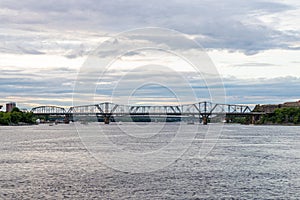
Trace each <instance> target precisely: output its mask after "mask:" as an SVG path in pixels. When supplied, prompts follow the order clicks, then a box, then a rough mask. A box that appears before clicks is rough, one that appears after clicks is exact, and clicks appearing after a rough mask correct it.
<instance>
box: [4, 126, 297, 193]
mask: <svg viewBox="0 0 300 200" xmlns="http://www.w3.org/2000/svg"><path fill="white" fill-rule="evenodd" d="M85 126H104V125H91V124H88V125H85ZM121 126H127V127H126V128H127V130H130V126H131V125H130V124H123V125H121ZM140 126H143V124H141V125H140ZM153 126H155V125H153ZM172 126H174V125H172V124H170V125H168V124H167V125H166V127H165V130H164V134H163V135H164V136H165V138H170V137H173V133H172V130H173V127H172ZM190 126H194V125H190ZM209 126H211V127H213V126H217V125H209ZM209 126H208V127H209ZM147 128H148V129H149V126H148V125H147V126H146V125H145V129H144V130H147ZM206 129H207V127H204V126H201V125H200V126H199V134H198V135H196V136H195V138H194V139H193V142H192V144H191V146H190V147H189V149H188V150H187V151H186V152H185V153H184V154H183V155H182V156H180V157H178V158H177V159H176V160H174V162H173V163H170V164H169V165H168V166H166V167H163V168H161V169H158V170H154V171H151V172H150V171H149V172H143V173H132V172H128V171H119V170H115V169H113V168H111V167H110V166H107V165H105V164H103V163H102V162H101V159H97V158H95V156H94V155H93V154H92V153H91V152H90V151H89V150H87V149H86V148H85V146H84V144H83V143H82V140H81V139H80V137H79V135H78V132H77V131H76V126H75V125H74V124H69V125H62V124H59V125H55V126H49V125H37V126H28V127H25V126H24V127H3V126H2V127H0V137H1V140H0V199H62V198H70V199H220V198H224V199H230V198H234V199H255V198H257V199H288V198H293V199H300V170H299V168H300V134H299V133H300V127H299V126H243V125H227V124H226V125H224V127H223V130H222V132H221V135H219V137H218V138H212V139H210V143H211V144H213V148H212V149H211V150H210V151H209V152H208V154H207V155H206V156H205V157H204V158H203V157H199V156H197V154H199V148H200V147H201V143H203V141H204V140H203V139H204V138H203V135H202V136H201V130H206ZM105 130H106V131H107V132H108V133H110V132H111V133H112V134H115V135H116V130H118V129H117V126H116V125H113V124H111V125H108V126H106V127H105ZM134 131H135V129H134V128H132V132H134ZM164 136H162V138H161V139H159V140H151V142H152V143H153V144H154V146H155V147H156V148H161V145H164V143H166V144H167V143H168V142H169V140H165V139H163V137H164ZM114 139H115V140H116V141H115V142H116V143H118V144H122V143H126V141H128V138H127V139H126V141H125V137H121V136H120V137H114ZM122 140H124V141H122ZM134 141H136V142H137V141H138V140H131V141H130V142H131V144H132V145H131V146H134V148H142V147H141V146H138V145H135V144H134ZM155 141H156V142H155ZM158 141H159V142H158ZM156 143H160V144H156ZM170 151H172V150H170ZM124 159H126V158H124ZM159 159H160V158H158V160H159ZM162 159H163V158H162Z"/></svg>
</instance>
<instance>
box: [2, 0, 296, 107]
mask: <svg viewBox="0 0 300 200" xmlns="http://www.w3.org/2000/svg"><path fill="white" fill-rule="evenodd" d="M143 27H162V28H167V29H171V30H175V31H178V32H181V33H183V34H185V36H186V37H188V38H190V39H193V40H195V41H197V42H198V43H199V44H200V45H201V46H202V47H203V48H204V49H205V51H206V52H207V54H208V56H209V57H210V58H211V60H212V62H213V63H214V65H215V67H216V68H217V70H218V71H219V74H220V76H221V77H222V79H223V82H224V85H225V90H226V101H227V102H228V103H241V104H257V103H260V104H263V103H280V102H284V101H294V100H299V99H300V3H299V1H297V0H281V1H279V0H278V1H275V0H272V1H268V0H265V1H263V0H252V1H240V0H227V1H215V0H185V1H184V0H170V1H158V0H157V1H156V0H152V1H151V0H150V1H140V0H126V1H123V0H115V1H105V0H65V1H63V0H52V1H50V0H48V1H47V0H45V1H40V0H24V1H19V0H1V1H0V104H5V103H6V102H8V101H15V102H17V104H18V105H19V106H20V107H25V108H31V107H34V106H38V105H48V104H51V105H62V106H69V105H72V94H73V87H74V82H75V80H76V77H77V73H78V71H79V70H80V68H81V67H82V65H83V63H84V62H85V60H86V59H87V58H88V55H89V54H90V53H91V52H93V51H94V50H95V49H96V48H97V47H98V46H99V45H101V42H103V41H105V40H107V39H109V38H111V37H114V36H116V35H117V34H118V33H120V32H123V31H127V30H132V29H136V28H143ZM149 34H150V35H151V33H149ZM131 39H132V40H138V39H139V35H136V36H135V38H131ZM164 40H166V38H165V37H164V38H160V39H157V41H161V43H163V42H164ZM139 41H140V42H141V43H142V42H145V41H143V40H139ZM116 42H118V41H116ZM129 43H130V41H129ZM176 45H177V46H176V48H178V49H181V50H182V52H185V53H186V52H190V54H194V56H197V52H194V51H191V50H190V49H187V48H186V47H185V46H184V45H182V44H181V43H177V44H176ZM106 53H107V52H106ZM153 55H155V54H153ZM153 55H150V54H147V55H146V56H145V54H144V55H142V56H141V53H132V54H131V55H130V57H131V60H130V59H129V58H128V59H123V61H124V63H123V64H122V63H121V64H120V65H119V66H126V64H128V60H130V61H132V63H134V62H137V60H138V61H139V62H140V61H141V59H143V64H147V62H146V61H147V58H149V57H150V58H152V59H155V56H153ZM103 56H104V55H103ZM151 56H152V57H151ZM127 57H129V56H128V55H127ZM168 58H169V59H170V60H172V61H173V62H175V61H176V59H175V60H174V59H172V58H170V57H168V56H166V57H164V60H165V63H161V64H164V65H167V66H168V63H170V62H171V61H170V62H167V61H168ZM121 60H122V59H121ZM145 62H146V63H145ZM176 62H177V61H176ZM177 63H180V62H179V61H178V62H177ZM129 65H130V64H129ZM177 67H179V68H180V67H182V69H180V70H179V71H181V73H182V74H187V76H191V75H190V72H189V71H188V70H186V71H185V70H184V69H186V68H185V67H184V65H177ZM116 69H117V68H116ZM154 74H155V73H154ZM150 75H151V73H150ZM152 75H153V73H152ZM147 76H148V77H149V74H147V73H144V74H143V73H141V74H140V75H139V77H140V78H144V77H147ZM110 77H111V79H110V80H106V82H114V81H115V80H114V79H115V78H116V77H115V76H110ZM193 78H195V77H192V79H193ZM174 82H176V81H174ZM202 82H203V80H198V81H197V80H195V79H193V81H192V87H194V88H195V90H196V92H197V91H198V92H199V93H197V95H196V96H197V98H199V100H201V99H204V98H206V96H205V92H203V93H202V92H201V91H200V90H197V89H199V88H202ZM128 84H129V83H128ZM197 84H198V85H197ZM129 85H130V84H129ZM148 89H150V87H149V88H146V89H145V90H148ZM151 90H155V87H151ZM160 91H161V92H162V93H164V94H165V92H163V90H159V89H158V90H156V91H155V93H148V94H145V96H144V98H145V99H148V101H147V102H146V103H149V102H153V99H154V96H157V95H158V96H160V95H161V96H163V95H162V94H159V93H160ZM152 92H153V91H152ZM97 94H98V95H99V96H100V97H103V98H99V101H101V100H106V99H107V97H109V96H110V95H111V93H110V92H108V91H105V90H103V93H101V90H99V91H98V93H97ZM141 94H144V93H143V92H142V90H141V91H140V94H139V99H141V98H142V97H140V96H141ZM202 94H203V95H204V96H201V95H202ZM123 95H125V94H123ZM151 97H152V100H151ZM168 98H169V96H168V95H165V97H164V98H162V99H165V100H166V99H167V100H166V101H168ZM145 99H143V100H141V102H135V103H142V102H143V101H144V100H145ZM149 99H150V100H149Z"/></svg>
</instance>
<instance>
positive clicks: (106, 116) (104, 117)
mask: <svg viewBox="0 0 300 200" xmlns="http://www.w3.org/2000/svg"><path fill="white" fill-rule="evenodd" d="M103 119H104V124H109V122H110V115H104V116H103Z"/></svg>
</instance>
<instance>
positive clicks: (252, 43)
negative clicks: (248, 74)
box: [0, 0, 299, 58]
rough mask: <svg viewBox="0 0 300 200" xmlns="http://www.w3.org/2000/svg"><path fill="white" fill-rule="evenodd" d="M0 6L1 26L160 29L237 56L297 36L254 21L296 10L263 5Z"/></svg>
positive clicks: (33, 0)
mask: <svg viewBox="0 0 300 200" xmlns="http://www.w3.org/2000/svg"><path fill="white" fill-rule="evenodd" d="M157 5H159V6H157ZM0 7H1V12H2V15H3V17H2V18H1V20H0V22H1V24H2V26H5V27H7V26H8V27H16V26H15V24H17V25H19V27H26V26H27V27H28V26H34V27H36V28H37V27H40V28H54V29H56V30H62V31H64V30H73V31H74V34H76V31H78V30H89V31H93V32H97V31H106V32H111V31H117V32H118V31H124V30H127V29H132V28H137V27H145V26H160V27H166V28H171V29H175V30H178V31H181V32H183V33H187V34H191V35H195V37H194V38H195V39H196V40H197V41H198V42H200V44H202V45H203V46H204V47H205V48H208V49H229V50H232V51H242V52H244V53H245V54H247V55H253V54H256V53H258V52H259V51H263V50H268V49H274V48H283V49H290V48H293V46H292V43H293V42H295V41H299V34H298V31H292V30H290V31H281V30H279V29H278V28H276V27H274V26H272V24H268V23H266V22H264V21H262V20H261V19H260V17H261V16H265V15H269V14H276V13H284V12H287V11H289V10H292V9H296V8H295V7H293V6H292V5H288V4H284V3H279V2H271V1H264V0H254V1H237V0H228V1H222V2H220V1H217V0H213V1H206V0H204V1H196V0H189V1H178V0H171V1H163V2H161V1H158V0H152V1H147V2H144V1H139V0H132V1H123V0H117V1H104V0H100V1H99V0H77V1H74V0H70V1H58V0H54V1H38V0H29V1H22V2H20V1H17V0H4V1H1V2H0ZM13 24H14V25H13ZM24 53H25V52H24ZM28 53H30V52H28ZM81 55H82V52H81V53H73V54H72V53H71V54H66V56H67V57H69V58H73V57H75V56H81Z"/></svg>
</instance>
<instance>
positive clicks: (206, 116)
mask: <svg viewBox="0 0 300 200" xmlns="http://www.w3.org/2000/svg"><path fill="white" fill-rule="evenodd" d="M202 123H203V125H207V124H208V115H202Z"/></svg>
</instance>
